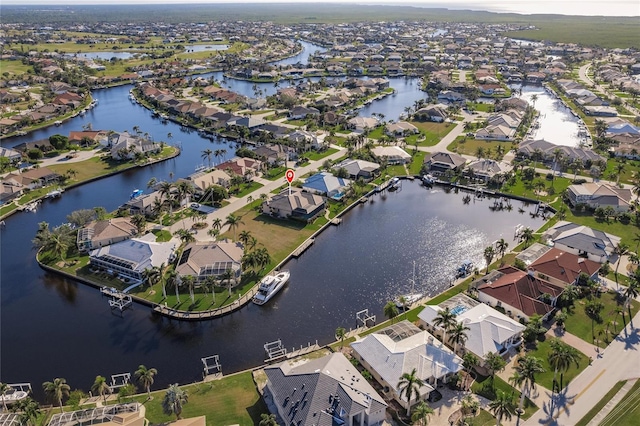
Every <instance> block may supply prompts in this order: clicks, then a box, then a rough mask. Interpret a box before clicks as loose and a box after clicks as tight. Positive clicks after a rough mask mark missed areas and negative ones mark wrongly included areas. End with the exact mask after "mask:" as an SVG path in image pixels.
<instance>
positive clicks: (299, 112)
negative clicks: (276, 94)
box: [289, 106, 320, 120]
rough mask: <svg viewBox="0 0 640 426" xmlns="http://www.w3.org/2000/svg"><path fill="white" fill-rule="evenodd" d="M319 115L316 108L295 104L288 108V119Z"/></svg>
mask: <svg viewBox="0 0 640 426" xmlns="http://www.w3.org/2000/svg"><path fill="white" fill-rule="evenodd" d="M319 115H320V111H319V110H318V109H317V108H313V107H305V106H295V107H293V108H291V110H289V120H302V119H304V118H307V116H312V117H317V116H319Z"/></svg>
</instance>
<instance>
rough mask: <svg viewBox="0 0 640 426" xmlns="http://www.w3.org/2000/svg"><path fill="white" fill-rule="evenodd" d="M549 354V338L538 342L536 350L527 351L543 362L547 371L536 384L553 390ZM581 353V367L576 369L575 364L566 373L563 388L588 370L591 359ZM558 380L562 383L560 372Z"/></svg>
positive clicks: (539, 377)
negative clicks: (583, 371)
mask: <svg viewBox="0 0 640 426" xmlns="http://www.w3.org/2000/svg"><path fill="white" fill-rule="evenodd" d="M549 352H551V344H550V338H548V337H547V339H546V340H545V341H543V342H538V344H537V347H536V349H535V350H533V351H527V355H533V356H534V357H536V358H538V359H539V360H541V361H542V367H543V368H544V369H545V370H546V372H544V373H541V374H538V375H537V376H536V382H537V383H538V384H539V385H541V386H543V387H545V388H547V389H549V390H551V389H552V387H553V368H552V367H551V366H550V365H549V361H548V357H549ZM580 353H581V359H580V365H579V366H578V367H577V368H576V365H575V364H573V365H571V367H570V368H569V369H568V370H567V371H566V372H564V374H563V377H562V386H563V387H565V386H567V385H568V384H569V382H570V381H571V380H573V378H574V377H576V376H577V375H578V374H580V373H581V372H582V370H584V369H585V368H587V366H588V365H589V358H588V357H587V356H586V355H585V354H583V353H582V352H580ZM556 380H558V382H559V381H560V372H558V375H557V377H556Z"/></svg>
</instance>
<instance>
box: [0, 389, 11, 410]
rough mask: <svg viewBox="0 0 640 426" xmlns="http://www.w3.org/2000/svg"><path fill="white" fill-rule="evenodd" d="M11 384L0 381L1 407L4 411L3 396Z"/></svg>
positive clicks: (5, 407)
mask: <svg viewBox="0 0 640 426" xmlns="http://www.w3.org/2000/svg"><path fill="white" fill-rule="evenodd" d="M11 389H12V388H11V386H9V385H8V384H6V383H2V382H0V398H2V408H3V410H4V411H7V401H6V399H4V396H5V395H6V394H7V392H9V391H10V390H11Z"/></svg>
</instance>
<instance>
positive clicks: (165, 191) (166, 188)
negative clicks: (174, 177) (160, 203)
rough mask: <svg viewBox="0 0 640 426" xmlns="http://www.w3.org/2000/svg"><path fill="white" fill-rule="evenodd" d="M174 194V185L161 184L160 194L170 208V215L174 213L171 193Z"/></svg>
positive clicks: (169, 183) (168, 183)
mask: <svg viewBox="0 0 640 426" xmlns="http://www.w3.org/2000/svg"><path fill="white" fill-rule="evenodd" d="M172 192H173V184H172V183H171V182H160V187H159V188H158V193H159V194H160V196H161V197H162V198H164V201H165V202H166V203H167V205H168V206H169V213H171V212H172V211H173V208H172V207H173V199H172V196H171V193H172Z"/></svg>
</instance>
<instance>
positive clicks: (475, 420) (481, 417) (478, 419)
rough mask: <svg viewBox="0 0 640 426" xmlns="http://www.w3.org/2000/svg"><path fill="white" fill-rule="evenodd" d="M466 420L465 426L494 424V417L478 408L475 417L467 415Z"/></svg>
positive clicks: (490, 425) (488, 425) (491, 425)
mask: <svg viewBox="0 0 640 426" xmlns="http://www.w3.org/2000/svg"><path fill="white" fill-rule="evenodd" d="M465 420H466V424H467V426H494V425H495V424H496V418H495V417H493V415H492V414H491V413H490V412H488V411H485V410H480V411H479V412H478V415H477V416H475V417H468V418H467V419H465Z"/></svg>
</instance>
